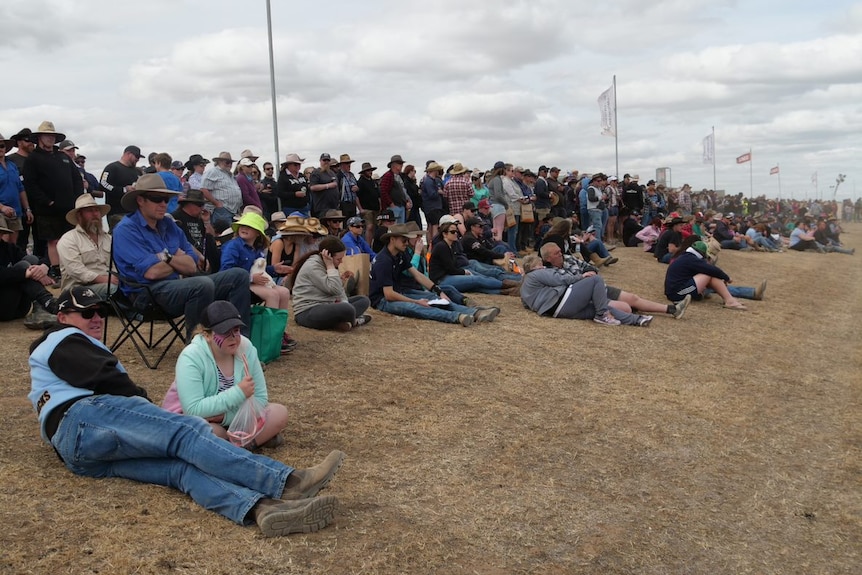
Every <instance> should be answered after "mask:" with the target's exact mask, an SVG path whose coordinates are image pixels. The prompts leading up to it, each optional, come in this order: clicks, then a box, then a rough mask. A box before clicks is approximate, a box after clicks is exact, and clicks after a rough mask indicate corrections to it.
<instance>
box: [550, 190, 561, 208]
mask: <svg viewBox="0 0 862 575" xmlns="http://www.w3.org/2000/svg"><path fill="white" fill-rule="evenodd" d="M550 197H551V205H552V206H556V205H557V204H559V203H560V194H558V193H557V192H551V193H550Z"/></svg>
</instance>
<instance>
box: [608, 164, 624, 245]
mask: <svg viewBox="0 0 862 575" xmlns="http://www.w3.org/2000/svg"><path fill="white" fill-rule="evenodd" d="M605 194H606V195H607V198H608V200H607V212H608V218H607V221H606V222H605V237H604V238H603V240H605V241H608V242H615V241H616V238H617V235H618V232H619V228H620V225H619V222H620V219H619V216H620V203H621V202H620V190H619V187H618V183H617V177H616V176H611V177H609V178H608V185H607V187H606V188H605ZM623 245H625V241H623Z"/></svg>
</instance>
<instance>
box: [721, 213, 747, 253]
mask: <svg viewBox="0 0 862 575" xmlns="http://www.w3.org/2000/svg"><path fill="white" fill-rule="evenodd" d="M713 220H714V221H715V228H713V230H712V237H714V238H715V239H716V240H718V243H719V244H721V249H725V250H747V249H748V248H749V244H748V238H747V237H745V236H744V235H742V234H738V233H736V230H735V229H734V224H733V213H732V212H731V213H729V214H727V215H723V214H716V215H715V216H713Z"/></svg>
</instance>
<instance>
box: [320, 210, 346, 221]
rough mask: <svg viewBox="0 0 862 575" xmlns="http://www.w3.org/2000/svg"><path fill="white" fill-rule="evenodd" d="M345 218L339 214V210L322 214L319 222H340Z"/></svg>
mask: <svg viewBox="0 0 862 575" xmlns="http://www.w3.org/2000/svg"><path fill="white" fill-rule="evenodd" d="M345 219H346V218H345V217H344V214H343V213H341V210H326V211H325V212H323V215H322V216H320V221H322V222H325V221H326V220H341V221H344V220H345Z"/></svg>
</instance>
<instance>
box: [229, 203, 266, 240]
mask: <svg viewBox="0 0 862 575" xmlns="http://www.w3.org/2000/svg"><path fill="white" fill-rule="evenodd" d="M240 226H246V227H248V228H251V229H253V230H255V231H256V232H257V233H259V234H260V237H261V239H262V240H263V243H264V245H265V246H266V247H269V237H267V235H266V228H267V223H266V220H265V219H263V217H262V216H259V215H257V214H256V213H254V212H246V213H244V214H243V215H242V217H241V218H240V219H239V221H237V222H234V223H233V224H231V228H233V233H237V231H238V230H239V227H240Z"/></svg>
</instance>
